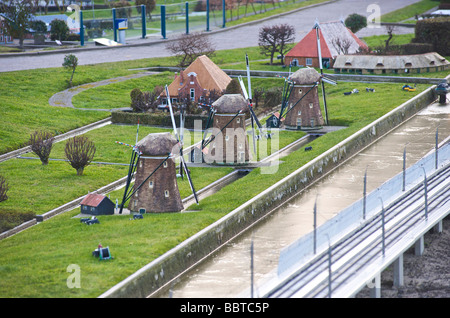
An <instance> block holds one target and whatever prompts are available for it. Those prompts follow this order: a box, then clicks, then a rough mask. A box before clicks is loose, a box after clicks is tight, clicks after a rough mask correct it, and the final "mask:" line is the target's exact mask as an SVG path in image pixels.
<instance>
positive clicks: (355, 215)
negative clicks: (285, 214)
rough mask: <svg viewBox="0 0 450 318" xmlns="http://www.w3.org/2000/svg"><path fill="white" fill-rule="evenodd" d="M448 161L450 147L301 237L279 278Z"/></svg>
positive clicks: (285, 255) (282, 262) (286, 254)
mask: <svg viewBox="0 0 450 318" xmlns="http://www.w3.org/2000/svg"><path fill="white" fill-rule="evenodd" d="M449 161H450V143H447V144H445V145H444V146H442V147H441V148H439V149H436V150H435V151H434V152H433V153H431V154H429V155H427V156H426V157H424V158H422V159H421V160H419V161H418V162H417V163H415V164H414V165H413V166H411V167H409V168H408V169H405V170H403V172H401V173H399V174H397V175H396V176H395V177H393V178H392V179H390V180H389V181H387V182H385V183H384V184H382V185H381V186H380V187H378V188H377V189H375V190H374V191H372V192H371V193H370V194H368V195H366V196H363V198H361V199H360V200H358V201H357V202H355V203H354V204H352V205H350V206H349V207H348V208H346V209H344V210H343V211H341V212H340V213H338V214H337V215H336V216H335V217H333V218H332V219H330V220H328V221H327V222H325V223H324V224H322V225H321V226H320V227H318V228H315V229H314V231H313V232H310V233H308V234H307V235H305V236H303V237H301V238H300V239H298V240H297V241H296V242H294V243H292V244H291V245H290V246H288V247H287V248H285V249H284V250H283V251H282V252H281V253H280V258H279V266H278V275H283V274H284V273H285V272H288V271H290V270H291V269H292V268H295V267H296V266H298V265H299V264H301V263H304V262H307V260H308V259H309V257H311V256H313V255H314V254H316V253H317V251H318V250H323V249H326V248H327V247H328V246H329V245H330V244H331V245H332V244H333V242H337V241H338V240H339V239H340V238H342V237H343V236H345V235H346V234H347V233H349V232H351V231H352V230H354V229H355V228H357V227H358V226H360V225H361V224H362V223H364V222H365V221H366V220H368V219H370V218H372V217H373V216H374V215H375V214H377V213H379V211H380V210H381V208H382V207H381V205H382V204H384V205H385V206H387V205H389V204H391V203H392V202H393V201H394V200H396V199H397V198H398V197H399V196H400V195H402V194H404V193H406V192H408V191H410V190H411V188H413V187H414V186H416V185H417V184H418V183H420V182H422V180H424V178H425V177H426V176H427V175H430V174H432V173H433V172H435V171H436V170H437V169H439V168H442V167H444V166H445V165H448V164H449ZM364 181H365V180H364Z"/></svg>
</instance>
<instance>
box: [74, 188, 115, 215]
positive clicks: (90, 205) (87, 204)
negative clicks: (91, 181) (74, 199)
mask: <svg viewBox="0 0 450 318" xmlns="http://www.w3.org/2000/svg"><path fill="white" fill-rule="evenodd" d="M114 208H115V205H114V203H113V202H112V201H111V200H110V199H109V198H108V197H106V196H104V195H101V194H97V193H89V194H88V195H87V196H86V197H85V198H84V199H83V201H81V213H82V214H90V215H108V214H114Z"/></svg>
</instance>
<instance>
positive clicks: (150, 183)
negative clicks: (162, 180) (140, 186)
mask: <svg viewBox="0 0 450 318" xmlns="http://www.w3.org/2000/svg"><path fill="white" fill-rule="evenodd" d="M148 187H149V188H150V189H153V181H150V182H149V183H148Z"/></svg>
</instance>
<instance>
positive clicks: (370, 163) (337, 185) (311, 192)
mask: <svg viewBox="0 0 450 318" xmlns="http://www.w3.org/2000/svg"><path fill="white" fill-rule="evenodd" d="M436 131H438V141H439V142H441V141H443V140H444V139H446V138H447V137H448V136H449V135H450V105H446V106H443V105H439V104H432V105H430V106H428V107H427V108H426V109H424V110H422V111H421V112H420V113H418V114H417V115H416V116H414V117H413V118H411V119H410V120H408V121H407V122H406V123H404V124H402V125H401V126H399V127H397V128H396V129H394V130H393V131H391V132H390V133H389V134H388V135H386V136H385V137H383V138H381V139H380V140H378V141H377V142H376V143H374V144H372V145H371V146H369V147H367V148H366V149H364V150H363V151H361V152H360V153H359V154H357V155H356V156H354V157H353V158H351V159H350V160H349V161H347V162H346V163H345V164H343V165H341V166H340V167H338V168H336V169H335V170H334V171H332V172H331V173H329V174H328V175H326V176H325V177H324V178H322V179H321V180H319V181H317V182H316V183H314V184H313V185H312V186H311V187H309V188H308V189H306V190H305V191H303V192H301V193H300V194H299V195H297V196H296V197H294V198H292V199H291V200H290V201H288V202H286V203H285V204H284V205H282V206H281V207H280V208H278V209H277V210H276V211H274V212H273V213H271V214H270V215H268V216H267V217H266V218H264V219H263V220H262V221H260V222H259V223H258V224H257V225H255V226H254V227H253V228H252V229H251V230H248V231H247V232H245V233H244V234H242V235H241V236H239V237H238V238H236V239H234V240H233V241H231V242H229V243H228V244H226V246H225V247H224V248H222V249H220V250H219V251H218V252H217V253H215V254H214V255H212V256H211V257H209V258H208V259H207V260H205V261H204V262H202V263H201V264H199V265H198V266H196V267H195V268H193V269H191V270H190V271H189V272H187V273H185V274H184V275H183V276H182V277H180V278H179V279H177V281H175V282H173V283H172V284H171V286H170V288H168V289H166V290H164V291H160V292H159V293H158V294H156V295H151V296H150V297H174V298H178V297H183V298H230V297H249V296H250V294H248V291H249V288H250V284H251V273H252V271H251V269H250V263H251V253H250V246H251V244H252V242H253V246H254V247H253V251H254V252H253V262H254V263H253V275H254V296H255V297H258V296H259V294H258V286H262V284H263V282H264V281H265V280H267V279H270V278H271V277H273V275H276V268H277V266H278V257H279V254H280V251H281V250H282V249H283V248H285V247H286V246H288V245H289V244H291V243H292V242H294V241H296V240H297V239H298V238H299V237H301V236H303V235H305V234H307V233H308V232H311V231H312V230H313V211H314V203H315V202H317V215H318V217H317V222H318V224H317V225H318V226H320V224H322V223H324V222H325V221H327V220H328V219H330V218H332V217H333V216H334V215H336V214H337V213H338V212H339V211H341V210H342V209H344V208H346V207H347V206H349V205H350V204H352V203H353V202H355V201H357V200H359V199H360V198H361V197H362V193H363V179H364V173H365V171H366V169H367V191H368V193H369V192H370V191H372V190H374V189H376V188H377V187H378V186H380V185H381V184H382V183H383V182H385V181H386V180H388V179H390V178H391V177H393V176H395V175H396V174H397V173H399V172H401V171H402V167H403V151H404V149H405V147H406V167H409V166H410V165H412V164H413V163H415V162H416V161H417V160H419V159H420V158H422V157H423V156H425V155H426V154H427V153H428V152H430V151H431V150H433V149H434V147H435V140H436Z"/></svg>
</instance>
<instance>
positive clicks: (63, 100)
mask: <svg viewBox="0 0 450 318" xmlns="http://www.w3.org/2000/svg"><path fill="white" fill-rule="evenodd" d="M153 74H158V73H157V72H143V73H138V74H131V75H127V76H121V77H116V78H110V79H107V80H103V81H99V82H94V83H88V84H83V85H79V86H75V87H72V88H69V89H66V90H64V91H62V92H59V93H56V94H55V95H53V96H52V97H50V99H49V101H48V103H49V104H50V106H57V107H70V108H75V107H74V106H73V104H72V98H73V97H74V96H75V95H76V94H78V93H81V92H82V91H85V90H87V89H89V88H93V87H98V86H104V85H108V84H111V83H118V82H123V81H126V80H129V79H132V78H139V77H143V76H149V75H153ZM126 108H127V109H129V107H126ZM78 109H83V110H98V111H111V110H112V109H98V108H95V109H90V108H78Z"/></svg>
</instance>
